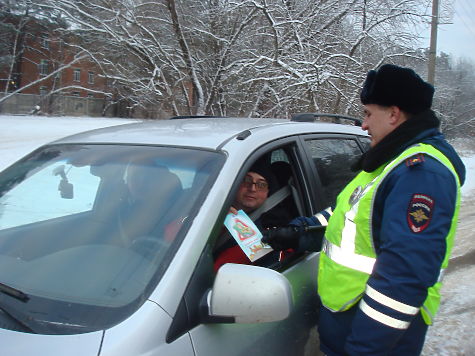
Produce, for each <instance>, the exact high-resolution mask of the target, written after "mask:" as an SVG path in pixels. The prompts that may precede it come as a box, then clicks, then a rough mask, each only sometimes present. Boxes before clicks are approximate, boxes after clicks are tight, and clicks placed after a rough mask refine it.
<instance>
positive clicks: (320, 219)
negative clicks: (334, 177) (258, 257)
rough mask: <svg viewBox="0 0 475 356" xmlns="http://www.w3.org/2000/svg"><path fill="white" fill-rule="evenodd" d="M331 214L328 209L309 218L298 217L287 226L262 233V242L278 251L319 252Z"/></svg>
mask: <svg viewBox="0 0 475 356" xmlns="http://www.w3.org/2000/svg"><path fill="white" fill-rule="evenodd" d="M332 214H333V208H332V207H329V208H326V209H325V210H322V211H320V212H318V213H317V214H315V215H313V216H310V217H305V216H299V217H297V218H295V219H293V220H292V221H290V223H289V224H288V226H285V227H280V228H273V229H268V230H266V231H263V235H264V237H263V239H262V241H263V242H265V243H267V244H269V245H270V246H271V247H272V248H273V249H274V250H278V251H279V250H286V249H288V248H292V249H295V250H297V251H320V250H321V246H322V240H323V235H324V232H325V227H326V226H327V225H328V220H329V219H330V216H331V215H332Z"/></svg>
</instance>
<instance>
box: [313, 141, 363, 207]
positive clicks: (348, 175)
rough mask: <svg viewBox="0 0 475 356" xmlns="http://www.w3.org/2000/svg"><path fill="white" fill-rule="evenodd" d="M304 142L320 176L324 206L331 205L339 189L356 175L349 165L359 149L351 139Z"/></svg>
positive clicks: (359, 153) (353, 160)
mask: <svg viewBox="0 0 475 356" xmlns="http://www.w3.org/2000/svg"><path fill="white" fill-rule="evenodd" d="M305 142H306V145H307V147H308V149H309V151H310V154H311V159H312V161H313V164H314V165H315V168H316V170H317V173H318V175H319V177H320V182H321V185H322V190H323V192H324V196H323V197H322V200H323V203H324V206H330V205H333V204H335V202H336V197H337V195H338V194H339V193H340V191H341V190H342V189H343V188H344V186H345V185H346V184H347V183H348V182H349V181H350V180H351V179H353V177H354V176H356V174H357V172H356V171H353V170H352V169H351V167H352V165H353V164H354V163H355V162H356V160H357V159H358V158H359V157H360V156H361V153H362V152H361V149H360V148H359V146H358V143H357V142H356V141H355V140H352V139H339V138H322V139H314V140H307V141H305Z"/></svg>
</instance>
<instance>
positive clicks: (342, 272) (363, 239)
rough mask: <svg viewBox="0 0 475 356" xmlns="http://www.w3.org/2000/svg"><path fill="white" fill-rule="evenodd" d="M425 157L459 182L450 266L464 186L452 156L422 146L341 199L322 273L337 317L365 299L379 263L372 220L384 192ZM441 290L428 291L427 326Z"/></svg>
mask: <svg viewBox="0 0 475 356" xmlns="http://www.w3.org/2000/svg"><path fill="white" fill-rule="evenodd" d="M421 153H422V154H424V155H427V156H431V157H433V158H434V159H436V160H438V161H439V162H441V163H442V164H443V165H445V166H446V167H447V168H448V169H449V170H450V172H452V174H453V175H454V177H455V179H456V182H457V203H456V208H455V212H454V216H453V217H452V223H451V227H450V230H449V233H448V234H447V236H446V242H447V243H446V246H447V248H446V252H445V258H444V260H443V262H442V265H441V271H442V270H443V269H444V268H446V267H447V264H448V259H449V256H450V251H451V249H452V246H453V240H454V235H455V229H456V225H457V217H458V210H459V206H460V181H459V178H458V175H457V173H456V171H455V169H454V167H453V165H452V163H451V162H450V161H449V159H448V158H447V157H446V156H444V155H443V154H442V153H441V152H440V151H438V150H437V149H436V148H434V147H433V146H431V145H427V144H417V145H415V146H411V147H410V148H408V149H406V150H405V151H404V152H403V153H402V154H400V155H399V156H398V157H396V158H395V159H394V160H392V161H390V162H389V163H386V164H383V165H382V166H380V167H378V168H377V169H376V170H375V171H373V172H364V171H363V172H361V173H359V174H358V175H357V176H356V177H355V178H354V179H353V180H352V181H351V182H350V183H349V184H348V185H347V186H346V187H345V188H344V189H343V191H342V192H341V193H340V194H339V195H338V197H337V204H336V208H335V210H334V212H333V215H332V217H331V218H330V221H329V224H328V227H327V229H326V233H325V238H324V242H323V247H322V252H321V255H320V262H319V269H318V293H319V295H320V298H321V301H322V303H323V305H324V306H325V307H326V308H328V309H330V310H332V311H335V312H338V311H345V310H348V309H349V308H351V307H352V306H354V305H355V304H356V303H358V301H359V300H360V299H361V298H362V296H363V293H364V291H365V288H366V282H367V280H368V278H369V276H370V275H371V273H372V271H373V266H374V264H375V262H376V259H377V254H376V251H375V248H374V243H373V236H372V221H371V219H372V216H373V203H374V199H375V197H376V193H377V191H378V187H379V186H380V185H381V183H382V182H383V181H384V178H385V177H387V175H388V174H389V173H390V172H391V171H392V170H393V169H395V168H396V167H397V166H398V165H399V164H401V163H402V162H405V161H406V160H407V159H408V158H410V157H412V156H415V155H417V154H421ZM440 287H441V283H440V278H439V281H438V282H437V283H436V284H434V285H433V286H432V287H430V288H429V289H428V295H427V298H426V300H425V301H424V303H423V306H422V307H421V312H422V316H423V318H424V321H425V322H426V323H427V324H432V320H433V318H434V316H435V314H436V312H437V310H438V308H439V304H440V293H439V290H440Z"/></svg>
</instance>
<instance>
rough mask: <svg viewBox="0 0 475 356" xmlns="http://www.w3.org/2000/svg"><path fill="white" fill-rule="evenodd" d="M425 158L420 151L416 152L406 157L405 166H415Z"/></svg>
mask: <svg viewBox="0 0 475 356" xmlns="http://www.w3.org/2000/svg"><path fill="white" fill-rule="evenodd" d="M424 160H425V158H424V155H423V154H422V153H418V154H416V155H414V156H411V157H409V158H407V159H406V166H408V167H412V166H417V165H418V164H421V163H422V162H424Z"/></svg>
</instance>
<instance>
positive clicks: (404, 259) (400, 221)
mask: <svg viewBox="0 0 475 356" xmlns="http://www.w3.org/2000/svg"><path fill="white" fill-rule="evenodd" d="M427 163H428V162H426V163H425V164H427ZM404 169H405V170H406V171H405V172H404ZM408 170H410V171H408ZM400 173H403V174H400ZM383 184H384V186H381V187H380V189H379V190H378V196H377V197H376V206H375V214H379V215H380V216H381V218H382V219H381V220H380V221H381V226H373V234H375V236H376V238H378V237H379V240H380V243H381V245H380V248H379V252H378V257H377V261H376V264H375V266H374V269H373V273H372V275H371V276H370V278H369V280H368V282H367V287H366V291H365V293H364V295H363V298H362V300H361V301H360V303H359V309H358V310H357V312H356V316H355V318H354V319H353V324H352V329H351V333H350V335H349V337H348V338H347V342H346V345H345V350H346V351H347V352H348V354H350V355H358V354H386V352H387V351H388V350H390V349H391V348H392V346H393V345H394V344H395V343H396V342H397V341H398V340H399V339H400V338H401V337H403V336H404V338H406V337H407V336H409V337H410V336H411V335H409V334H411V333H414V330H413V329H414V328H415V325H416V324H414V325H413V327H412V328H409V326H410V323H411V321H412V320H413V319H414V318H415V317H416V315H417V314H418V313H419V308H420V307H421V306H422V304H423V303H424V301H425V299H426V297H427V289H428V288H429V287H430V286H432V285H434V284H435V283H436V282H437V280H438V277H439V272H440V266H441V264H442V261H443V259H444V256H445V252H446V241H445V237H446V236H447V234H448V232H449V229H450V226H451V222H452V221H451V218H452V216H453V214H454V209H455V204H456V183H455V179H454V177H453V176H452V175H451V173H450V172H449V171H448V170H447V169H445V167H444V168H442V169H440V167H439V169H438V170H436V172H433V171H429V170H425V169H423V167H415V168H407V167H403V168H402V169H400V168H398V169H397V170H396V171H395V172H393V173H391V176H390V177H388V178H387V180H386V182H385V183H383ZM383 196H385V198H384V199H383ZM423 201H425V204H424V203H423ZM421 203H422V204H421ZM378 204H379V205H378ZM373 217H375V216H374V215H373ZM373 221H374V220H373ZM406 333H407V334H406ZM405 334H406V335H405ZM409 339H410V338H409Z"/></svg>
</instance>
